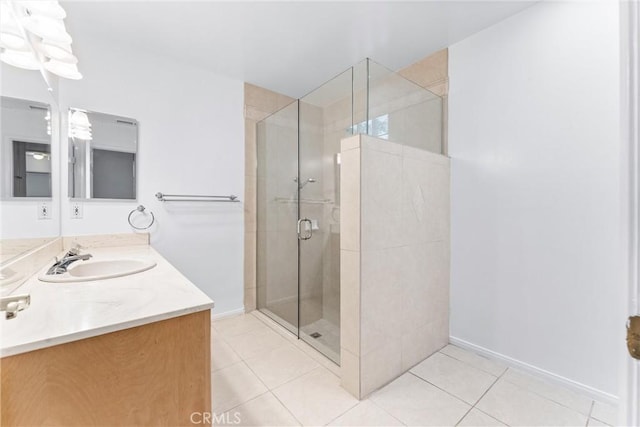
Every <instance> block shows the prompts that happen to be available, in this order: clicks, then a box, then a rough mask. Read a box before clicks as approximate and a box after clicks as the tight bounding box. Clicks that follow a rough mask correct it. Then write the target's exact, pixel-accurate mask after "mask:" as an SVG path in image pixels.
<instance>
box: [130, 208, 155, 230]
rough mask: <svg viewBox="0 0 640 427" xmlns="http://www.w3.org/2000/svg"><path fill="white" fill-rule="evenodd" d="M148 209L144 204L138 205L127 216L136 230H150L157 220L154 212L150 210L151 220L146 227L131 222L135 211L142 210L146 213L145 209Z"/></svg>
mask: <svg viewBox="0 0 640 427" xmlns="http://www.w3.org/2000/svg"><path fill="white" fill-rule="evenodd" d="M145 210H146V208H145V207H144V206H142V205H140V206H138V207H137V208H135V209H134V210H132V211H131V212H129V216H128V217H127V221H128V222H129V225H130V226H131V227H132V228H134V229H136V230H148V229H149V228H151V226H152V225H153V223H154V222H156V217H155V215H154V214H153V212H151V211H149V215H151V222H150V223H149V224H147V225H146V226H145V227H136V226H135V225H133V223H132V222H131V215H133V214H134V213H135V212H141V213H143V214H144V211H145Z"/></svg>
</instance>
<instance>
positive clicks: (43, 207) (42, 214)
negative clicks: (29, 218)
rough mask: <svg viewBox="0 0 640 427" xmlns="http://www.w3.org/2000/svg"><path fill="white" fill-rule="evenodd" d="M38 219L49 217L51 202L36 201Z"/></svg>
mask: <svg viewBox="0 0 640 427" xmlns="http://www.w3.org/2000/svg"><path fill="white" fill-rule="evenodd" d="M38 219H51V203H49V202H40V203H38Z"/></svg>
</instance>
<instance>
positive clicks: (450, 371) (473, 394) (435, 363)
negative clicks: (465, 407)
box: [411, 353, 497, 405]
mask: <svg viewBox="0 0 640 427" xmlns="http://www.w3.org/2000/svg"><path fill="white" fill-rule="evenodd" d="M411 372H412V373H414V374H415V375H417V376H419V377H420V378H422V379H424V380H425V381H429V382H430V383H431V384H433V385H435V386H438V387H439V388H441V389H443V390H445V391H447V392H449V393H451V394H453V395H454V396H456V397H459V398H460V399H462V400H464V401H465V402H467V403H469V404H471V405H473V404H475V403H476V402H477V401H478V399H480V397H481V396H482V395H483V394H484V393H485V392H486V391H487V390H488V389H489V387H491V384H493V383H494V382H495V381H496V379H497V377H495V376H493V375H491V374H488V373H486V372H484V371H481V370H480V369H476V368H474V367H473V366H471V365H468V364H466V363H463V362H461V361H459V360H457V359H454V358H452V357H450V356H447V355H444V354H442V353H434V354H433V355H432V356H431V357H429V358H428V359H426V360H424V361H422V362H421V363H420V364H418V365H416V366H414V367H413V369H411Z"/></svg>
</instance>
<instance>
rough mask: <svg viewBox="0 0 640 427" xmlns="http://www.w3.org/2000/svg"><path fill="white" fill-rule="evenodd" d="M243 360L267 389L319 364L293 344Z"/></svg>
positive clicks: (304, 372)
mask: <svg viewBox="0 0 640 427" xmlns="http://www.w3.org/2000/svg"><path fill="white" fill-rule="evenodd" d="M245 362H246V363H247V365H249V367H250V368H251V370H252V371H253V372H255V373H256V375H257V376H258V377H259V378H260V379H261V380H262V382H264V383H265V384H266V385H267V387H269V389H273V388H276V387H278V386H280V385H282V384H284V383H286V382H288V381H291V380H292V379H294V378H297V377H299V376H301V375H303V374H306V373H307V372H309V371H311V370H313V369H315V368H317V367H318V366H320V365H318V364H317V363H316V362H315V361H314V360H313V359H312V358H310V357H309V356H307V355H306V354H304V353H303V352H302V351H300V350H298V349H297V348H296V347H295V346H294V345H293V344H287V345H285V346H282V347H277V348H275V349H273V350H270V351H267V352H266V353H263V354H260V355H258V356H255V357H251V358H249V359H246V360H245Z"/></svg>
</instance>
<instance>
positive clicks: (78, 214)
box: [71, 202, 82, 219]
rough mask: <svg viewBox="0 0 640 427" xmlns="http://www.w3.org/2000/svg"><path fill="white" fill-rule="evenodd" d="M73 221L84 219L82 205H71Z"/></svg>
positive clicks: (75, 203)
mask: <svg viewBox="0 0 640 427" xmlns="http://www.w3.org/2000/svg"><path fill="white" fill-rule="evenodd" d="M71 219H82V204H80V203H77V202H74V203H71Z"/></svg>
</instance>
